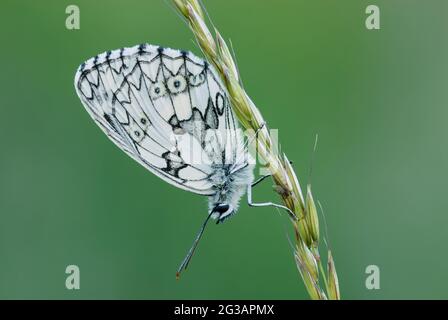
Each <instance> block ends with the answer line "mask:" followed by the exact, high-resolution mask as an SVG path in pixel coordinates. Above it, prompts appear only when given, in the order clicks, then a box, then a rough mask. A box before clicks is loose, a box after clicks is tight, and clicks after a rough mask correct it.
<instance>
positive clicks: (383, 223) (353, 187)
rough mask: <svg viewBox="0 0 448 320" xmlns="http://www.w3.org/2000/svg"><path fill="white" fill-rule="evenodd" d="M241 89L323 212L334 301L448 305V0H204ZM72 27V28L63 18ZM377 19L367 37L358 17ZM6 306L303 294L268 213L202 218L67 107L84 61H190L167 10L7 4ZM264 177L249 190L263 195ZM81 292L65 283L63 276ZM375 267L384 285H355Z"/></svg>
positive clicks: (192, 199)
mask: <svg viewBox="0 0 448 320" xmlns="http://www.w3.org/2000/svg"><path fill="white" fill-rule="evenodd" d="M205 3H206V5H207V8H208V11H209V13H210V15H211V16H212V17H213V19H214V23H215V24H216V25H217V26H218V27H219V29H220V30H221V32H222V33H223V35H224V36H225V37H226V38H229V37H230V38H231V39H232V42H233V45H234V47H235V50H236V53H237V58H238V63H239V67H240V70H241V73H242V76H243V80H244V83H245V87H246V89H247V90H248V92H249V94H250V95H251V97H252V98H253V100H254V101H255V102H256V104H257V105H258V107H259V108H260V109H261V111H262V113H263V115H264V117H265V118H266V119H267V120H268V123H269V125H270V127H271V128H279V136H280V140H281V143H282V149H283V150H284V151H285V152H286V153H287V154H288V156H289V158H290V159H291V160H293V161H294V166H295V168H296V170H297V173H298V174H299V177H300V180H301V183H302V185H306V182H307V181H308V172H309V166H310V165H309V164H310V159H311V154H312V152H311V151H312V145H313V143H314V136H315V134H316V133H318V134H319V137H320V141H319V145H318V151H317V154H316V156H315V160H314V167H313V175H312V182H313V190H314V194H315V197H316V198H318V199H319V200H320V201H321V202H322V204H323V206H324V209H325V215H326V220H327V224H328V230H329V241H330V245H331V247H332V249H333V252H334V257H335V260H336V266H337V270H338V274H339V280H340V286H341V291H342V296H343V298H351V299H389V298H398V299H402V298H448V292H447V289H446V288H447V284H448V273H447V272H446V270H447V264H448V256H447V249H446V247H447V241H448V233H447V225H448V212H447V208H448V196H447V194H446V193H447V189H448V183H447V173H448V148H447V137H448V126H447V119H448V108H447V107H448V90H447V85H448V83H447V75H448V61H447V57H448V40H447V31H448V20H447V19H446V16H447V14H448V2H447V1H446V0H430V1H418V0H395V1H386V0H381V1H380V0H375V1H363V0H362V1H360V0H345V1H324V0H319V1H306V0H299V1H297V0H288V1H287V0H277V1H260V0H258V1H257V0H227V1H217V0H205ZM69 4H76V5H78V6H79V8H80V10H81V29H80V30H67V29H66V28H65V19H66V16H67V15H66V14H65V8H66V7H67V5H69ZM369 4H376V5H378V6H379V7H380V9H381V30H379V31H368V30H367V29H366V28H365V26H364V22H365V19H366V17H367V15H366V14H365V8H366V6H367V5H369ZM0 17H1V19H0V39H1V41H2V45H1V50H0V60H1V61H2V64H1V71H0V88H1V89H0V90H1V91H0V93H1V102H0V144H1V151H0V298H8V299H12V298H26V299H28V298H42V299H45V298H60V299H78V298H89V299H90V298H126V299H128V298H129V299H131V298H137V299H165V298H167V299H169V298H186V299H195V298H210V299H239V298H246V299H302V298H307V297H308V296H307V294H306V292H305V289H304V287H303V284H302V283H301V280H300V278H299V275H298V272H297V269H296V267H295V264H294V261H293V257H292V253H291V248H290V246H289V244H288V242H287V239H286V233H287V232H288V231H290V225H289V222H288V220H287V218H286V217H285V216H280V215H278V214H277V213H276V211H275V210H273V209H270V208H263V209H256V208H254V209H252V208H248V207H247V205H244V204H243V205H242V207H241V209H240V211H239V213H238V215H237V216H235V217H234V218H233V219H231V220H230V221H229V222H227V223H225V224H223V225H218V226H216V225H213V224H212V225H210V226H209V228H208V230H207V232H206V234H205V237H204V239H203V241H202V243H201V244H200V247H199V250H198V252H197V254H196V256H195V257H194V259H193V261H192V264H191V265H190V268H189V270H188V271H187V272H186V273H185V274H184V275H183V278H182V279H181V280H180V281H176V280H175V270H176V268H177V266H178V264H179V262H180V261H181V260H182V258H183V257H184V255H185V253H186V252H187V250H188V248H189V246H190V244H191V242H192V240H193V238H194V236H195V234H196V232H197V230H198V228H199V226H200V224H201V223H202V221H203V219H204V216H205V215H206V199H205V198H201V197H200V196H196V195H192V194H189V193H187V192H185V191H181V190H178V189H176V188H173V187H172V186H170V185H168V184H166V183H164V182H162V181H161V180H160V179H158V178H157V177H155V176H154V175H152V174H151V173H149V172H147V171H146V170H145V169H144V168H143V167H141V166H139V165H137V164H136V163H135V162H134V161H133V160H132V159H130V158H129V157H128V156H126V155H125V154H124V153H123V152H121V151H120V150H119V149H118V148H117V147H115V146H114V145H113V144H112V143H111V142H110V141H109V140H108V139H107V138H106V137H105V136H104V134H103V133H102V132H101V131H100V130H99V129H98V128H97V126H96V125H95V124H94V123H93V121H92V120H91V119H90V118H89V116H88V114H87V113H86V112H85V110H84V108H83V107H82V105H81V102H80V101H79V99H78V97H77V96H76V93H75V90H74V87H73V78H74V74H75V70H76V68H77V67H78V65H79V64H80V63H81V62H83V61H84V60H86V59H87V58H90V57H92V56H94V55H96V54H97V53H100V52H103V51H106V50H109V49H116V48H120V47H123V46H133V45H135V44H139V43H142V42H149V43H153V44H161V45H164V46H169V47H173V48H183V49H189V50H192V51H193V52H196V53H198V49H197V48H196V47H195V45H194V44H193V42H192V41H191V39H192V35H191V33H190V31H189V30H188V28H187V26H186V25H185V24H184V23H183V22H182V21H181V20H180V19H179V17H178V16H177V15H176V13H175V12H174V10H172V8H170V6H169V5H167V3H166V2H165V1H163V0H146V1H144V0H129V1H118V0H114V1H111V0H107V1H106V0H101V1H100V0H98V1H88V0H83V1H81V0H78V1H65V0H64V1H61V0H53V1H49V0H46V1H31V0H28V1H25V0H21V1H16V0H14V1H13V0H3V1H2V4H1V13H0ZM272 197H273V193H272V191H271V190H270V187H269V183H268V184H267V185H266V186H264V187H261V188H260V189H259V190H258V192H257V193H256V195H255V198H256V199H257V200H276V201H277V199H273V198H272ZM70 264H76V265H78V266H79V267H80V269H81V289H80V290H78V291H68V290H67V289H66V288H65V278H66V274H65V268H66V266H67V265H70ZM371 264H374V265H378V266H379V267H380V270H381V289H380V290H373V291H369V290H367V289H366V288H365V284H364V283H365V278H366V274H365V268H366V266H368V265H371Z"/></svg>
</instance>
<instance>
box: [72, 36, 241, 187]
mask: <svg viewBox="0 0 448 320" xmlns="http://www.w3.org/2000/svg"><path fill="white" fill-rule="evenodd" d="M75 87H76V91H77V93H78V95H79V97H80V99H81V101H82V103H83V105H84V107H85V108H86V110H87V111H88V113H89V114H90V116H91V117H92V118H93V119H94V120H95V122H96V123H97V124H98V125H99V126H100V127H101V129H102V130H103V131H104V132H105V133H106V135H107V136H108V137H109V138H110V139H111V140H112V141H113V142H114V143H115V144H116V145H117V146H118V147H120V148H121V149H122V150H124V151H125V152H126V153H127V154H128V155H130V156H131V157H132V158H133V159H135V160H136V161H137V162H139V163H140V164H142V165H143V166H144V167H145V168H147V169H148V170H150V171H151V172H152V173H154V174H156V175H157V176H159V177H160V178H162V179H164V180H165V181H167V182H169V183H171V184H172V185H174V186H177V187H179V188H182V189H185V190H188V191H191V192H194V193H198V194H203V195H213V194H215V190H214V183H213V174H214V173H215V171H216V170H215V168H216V166H221V165H224V164H226V163H232V162H233V164H235V161H240V160H238V157H237V155H238V154H239V153H240V152H242V150H240V148H241V145H242V142H241V139H242V138H241V135H239V134H238V132H237V131H236V130H237V129H238V125H237V122H236V119H235V117H234V114H233V113H232V110H231V108H230V103H229V99H228V95H227V92H226V90H225V88H224V86H223V85H222V83H221V82H220V80H219V77H218V76H217V74H216V72H215V71H214V69H213V67H212V66H210V65H209V64H207V62H206V61H204V60H202V59H200V58H198V57H196V56H194V55H193V54H192V53H189V52H185V51H179V50H173V49H168V48H162V47H157V46H153V45H148V44H142V45H139V46H135V47H132V48H123V49H119V50H114V51H108V52H104V53H102V54H100V55H98V56H96V57H94V58H92V59H89V60H88V61H86V62H85V63H83V64H82V65H81V66H80V67H79V69H78V71H77V73H76V77H75Z"/></svg>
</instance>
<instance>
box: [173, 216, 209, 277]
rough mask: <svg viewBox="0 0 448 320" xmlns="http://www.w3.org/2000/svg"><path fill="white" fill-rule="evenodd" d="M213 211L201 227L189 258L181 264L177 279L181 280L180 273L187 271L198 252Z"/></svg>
mask: <svg viewBox="0 0 448 320" xmlns="http://www.w3.org/2000/svg"><path fill="white" fill-rule="evenodd" d="M213 212H214V211H213V210H212V211H211V212H210V213H209V214H208V216H207V219H205V221H204V223H203V224H202V226H201V229H200V230H199V232H198V235H197V236H196V239H195V240H194V242H193V245H192V246H191V248H190V250H189V251H188V253H187V256H186V257H185V258H184V260H183V261H182V263H181V264H180V266H179V268H178V269H177V272H176V279H179V278H180V273H181V272H182V271H183V270H187V267H188V264H189V263H190V260H191V258H192V257H193V254H194V252H195V250H196V247H197V246H198V243H199V240H201V237H202V234H203V233H204V230H205V227H206V226H207V223H208V221H209V220H210V217H211V216H212V214H213Z"/></svg>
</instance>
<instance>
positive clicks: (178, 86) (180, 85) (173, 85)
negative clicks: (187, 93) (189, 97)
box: [167, 75, 187, 93]
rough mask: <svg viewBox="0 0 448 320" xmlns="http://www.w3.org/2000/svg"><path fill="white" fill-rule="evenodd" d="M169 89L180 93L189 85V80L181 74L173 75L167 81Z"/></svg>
mask: <svg viewBox="0 0 448 320" xmlns="http://www.w3.org/2000/svg"><path fill="white" fill-rule="evenodd" d="M167 85H168V89H169V90H170V92H172V93H180V92H182V91H184V90H185V88H186V87H187V81H185V78H184V77H182V76H181V75H178V76H175V77H172V78H170V79H168V81H167Z"/></svg>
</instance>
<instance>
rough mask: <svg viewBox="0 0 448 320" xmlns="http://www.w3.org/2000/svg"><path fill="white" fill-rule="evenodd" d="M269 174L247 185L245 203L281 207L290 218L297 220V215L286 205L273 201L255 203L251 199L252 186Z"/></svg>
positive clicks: (252, 205) (256, 205)
mask: <svg viewBox="0 0 448 320" xmlns="http://www.w3.org/2000/svg"><path fill="white" fill-rule="evenodd" d="M270 176H271V175H266V176H262V177H261V178H259V179H258V180H256V181H255V182H254V183H252V184H251V185H248V186H247V203H248V205H249V206H251V207H274V208H279V209H283V210H286V211H287V212H288V214H289V216H290V217H291V219H293V220H297V217H296V215H295V213H294V212H292V211H291V209H289V208H288V207H285V206H283V205H281V204H276V203H273V202H259V203H255V202H253V201H252V188H253V187H254V186H256V185H257V184H259V183H260V182H262V181H263V180H264V179H266V178H267V177H270Z"/></svg>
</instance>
